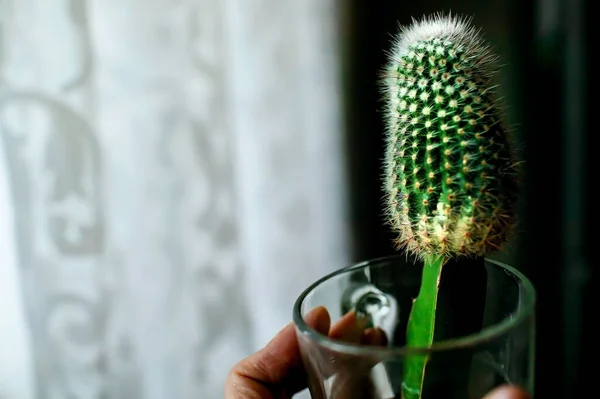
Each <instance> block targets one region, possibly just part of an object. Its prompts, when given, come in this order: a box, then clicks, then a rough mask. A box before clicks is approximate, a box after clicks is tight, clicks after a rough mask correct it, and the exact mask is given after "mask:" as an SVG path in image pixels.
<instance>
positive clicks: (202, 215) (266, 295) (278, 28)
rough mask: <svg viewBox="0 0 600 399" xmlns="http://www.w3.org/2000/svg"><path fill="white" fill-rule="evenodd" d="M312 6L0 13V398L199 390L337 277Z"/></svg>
mask: <svg viewBox="0 0 600 399" xmlns="http://www.w3.org/2000/svg"><path fill="white" fill-rule="evenodd" d="M337 52H338V38H337V18H336V10H335V7H334V1H333V0H327V1H323V0H311V1H305V0H293V1H287V2H280V1H278V0H260V1H259V0H248V1H244V2H242V1H235V0H227V1H213V0H175V1H173V0H169V1H167V0H3V1H0V139H1V140H0V154H1V157H0V161H1V164H0V173H1V174H2V179H1V180H0V183H3V184H0V200H1V202H0V212H1V213H0V220H2V221H3V224H4V225H3V229H2V233H3V234H2V236H0V249H2V263H1V264H0V277H1V278H0V280H2V283H0V306H1V307H2V308H3V309H4V305H6V309H10V311H9V312H7V314H8V317H4V316H3V323H4V324H3V328H2V329H0V355H1V357H0V397H2V398H4V397H6V398H8V399H12V398H16V399H34V398H35V399H46V398H48V399H66V398H77V399H84V398H111V399H112V398H114V399H119V398H122V399H136V398H140V399H141V398H153V399H154V398H156V399H158V398H182V399H183V398H203V399H205V398H206V399H210V398H219V397H222V384H223V379H224V378H225V373H226V372H227V371H228V369H229V367H231V366H232V365H233V364H234V363H235V362H237V361H238V360H239V359H240V358H241V357H243V356H245V355H247V354H248V353H250V352H251V351H253V350H255V349H257V348H258V347H259V346H261V345H262V344H264V343H265V342H266V341H267V340H268V339H269V338H270V337H271V336H272V335H273V334H275V333H276V332H277V330H279V328H281V327H282V326H283V325H284V324H286V323H287V322H289V321H290V319H291V308H292V305H293V302H294V300H295V298H296V297H297V296H298V295H299V294H300V292H301V291H302V290H303V289H304V288H305V287H306V286H308V284H310V283H311V282H313V281H314V280H315V279H317V278H319V277H321V276H322V275H324V274H325V273H327V272H329V271H332V270H334V269H337V268H340V267H343V266H346V265H347V262H348V259H349V256H348V244H347V238H346V233H347V226H346V224H345V223H346V216H345V215H346V204H345V177H344V156H343V152H342V148H343V137H342V126H341V123H340V119H341V118H340V114H341V110H340V98H339V97H340V95H339V87H338V86H339V83H338V81H339V79H338V74H339V72H338V69H339V66H338V65H337V64H338V60H339V54H338V53H337Z"/></svg>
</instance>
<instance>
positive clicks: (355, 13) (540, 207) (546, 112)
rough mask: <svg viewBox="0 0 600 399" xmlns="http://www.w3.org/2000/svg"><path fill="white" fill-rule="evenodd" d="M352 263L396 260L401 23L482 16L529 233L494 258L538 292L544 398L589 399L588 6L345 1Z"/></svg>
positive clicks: (494, 0)
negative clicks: (391, 149)
mask: <svg viewBox="0 0 600 399" xmlns="http://www.w3.org/2000/svg"><path fill="white" fill-rule="evenodd" d="M339 2H340V3H339V4H340V7H341V9H342V10H343V12H342V32H341V35H342V42H343V43H344V49H343V51H344V54H343V57H344V61H345V62H344V71H343V77H344V82H343V83H344V87H345V88H346V93H345V99H346V104H345V106H346V115H347V119H346V129H347V134H348V151H349V154H350V157H349V159H350V165H349V171H350V176H351V181H350V187H351V193H349V194H350V196H349V197H350V198H351V201H352V203H351V217H352V223H353V224H354V226H353V227H354V228H353V231H354V236H353V245H354V251H355V252H354V258H355V260H364V259H368V258H373V257H378V256H383V255H387V254H391V253H393V252H394V248H393V247H392V245H391V239H392V237H393V234H391V233H390V232H389V231H388V230H387V228H386V227H385V225H384V223H383V219H382V217H381V199H382V196H383V193H382V191H381V182H380V178H379V176H381V170H380V167H381V159H382V157H383V131H384V129H383V124H382V118H381V114H380V113H379V109H380V108H381V102H380V98H381V97H380V94H379V91H378V82H377V78H378V73H379V71H380V70H381V68H382V65H383V63H384V62H385V54H384V50H385V49H388V48H389V46H390V35H391V34H393V33H395V32H396V31H397V24H398V23H401V24H407V23H410V21H411V18H412V17H415V18H420V17H421V16H423V15H424V14H429V13H433V12H438V11H451V12H453V13H458V14H463V15H468V16H472V17H473V23H474V24H475V25H477V26H479V27H481V28H482V29H483V31H484V32H485V35H486V38H487V39H488V40H489V41H490V42H491V44H492V46H493V47H494V49H495V50H496V52H497V53H499V55H500V56H501V57H502V59H503V63H504V64H505V65H506V66H505V67H504V70H503V72H502V75H501V81H502V90H503V91H504V92H503V93H502V94H503V95H504V97H505V99H506V103H507V105H508V107H509V109H508V115H507V117H508V119H509V120H508V123H509V124H511V125H512V126H513V127H514V128H515V134H516V138H517V140H518V142H519V144H520V146H521V147H522V148H523V150H522V157H523V158H524V160H525V164H524V165H525V166H524V184H523V193H522V204H521V208H520V213H521V214H520V221H521V222H520V231H521V234H520V236H519V237H518V239H517V240H516V242H515V243H514V245H513V246H512V247H511V248H510V249H509V250H507V251H505V252H504V253H502V254H498V255H497V256H496V257H497V258H500V259H501V260H503V261H506V262H508V263H510V264H512V265H514V266H515V267H517V268H518V269H520V270H521V271H523V272H524V273H525V274H526V275H527V276H528V277H529V278H530V279H531V280H532V281H533V283H534V285H535V286H536V289H537V291H538V305H537V351H536V356H537V362H536V386H537V387H536V397H539V398H549V397H560V398H576V397H583V396H587V392H588V390H589V389H590V388H592V387H591V383H592V382H593V379H592V376H591V369H592V368H593V366H592V365H593V364H594V363H593V362H590V365H589V366H587V367H584V366H583V365H584V362H587V361H589V359H588V358H591V356H592V355H591V353H592V352H595V347H594V345H593V343H592V341H591V335H592V332H593V330H592V328H591V322H592V321H593V318H594V317H593V315H594V314H593V313H592V310H591V304H590V303H591V301H592V298H591V295H590V293H591V284H592V282H595V281H596V280H595V279H597V277H595V275H593V274H592V273H593V270H592V269H591V266H592V265H591V254H590V248H591V244H592V243H591V240H592V232H591V226H592V219H595V217H596V215H595V214H592V211H591V207H590V201H588V198H589V197H590V195H591V191H590V187H592V173H593V171H592V169H591V162H590V160H591V148H593V147H592V143H591V140H592V137H591V134H589V130H588V126H591V124H590V123H589V121H590V113H589V107H588V104H591V103H592V102H591V100H590V93H591V91H592V90H591V89H588V88H590V87H592V85H593V84H595V82H593V83H592V82H591V78H592V77H591V74H590V73H589V67H588V61H587V58H589V57H588V56H587V54H588V53H589V46H590V45H589V41H588V40H587V38H588V37H591V35H590V32H591V30H590V24H589V16H590V15H591V9H590V6H589V2H588V3H586V2H585V1H584V0H541V1H535V2H533V1H526V0H486V1H482V0H479V1H477V0H428V1H424V0H421V1H419V2H407V1H399V0H377V1H366V0H339Z"/></svg>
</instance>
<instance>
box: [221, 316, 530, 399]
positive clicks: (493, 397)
mask: <svg viewBox="0 0 600 399" xmlns="http://www.w3.org/2000/svg"><path fill="white" fill-rule="evenodd" d="M305 320H306V322H307V324H308V325H310V326H311V327H312V328H313V329H314V330H315V331H317V332H319V333H321V334H323V335H327V336H329V337H330V338H334V339H338V340H342V341H347V342H353V343H361V344H363V345H385V344H386V337H385V334H384V333H383V332H382V331H381V330H376V329H366V330H363V329H360V328H356V326H357V323H356V320H355V319H354V316H353V314H352V313H349V314H347V315H345V316H344V317H342V319H341V320H340V321H338V322H337V323H336V324H335V325H334V326H331V320H330V317H329V313H328V312H327V310H326V309H325V308H323V307H318V308H316V309H313V311H312V312H310V313H309V314H308V315H307V316H306V318H305ZM349 377H350V378H342V381H344V384H343V386H341V387H339V388H338V392H337V395H336V397H340V398H347V397H356V396H357V392H358V397H361V398H362V397H368V395H364V394H360V392H364V391H365V389H366V390H369V389H370V388H369V387H368V385H369V384H368V381H366V380H365V379H361V378H356V375H355V374H352V375H350V376H349ZM367 380H368V379H367ZM357 384H360V385H361V386H360V387H358V386H357ZM306 387H307V376H306V371H305V370H304V367H303V364H302V359H301V356H300V349H299V347H298V341H297V339H296V331H295V328H294V325H293V324H292V323H290V324H288V325H287V326H286V327H285V328H283V329H282V330H281V331H280V332H279V333H278V334H277V335H276V336H275V337H274V338H273V339H272V340H271V342H269V343H268V344H267V345H266V346H265V347H264V348H262V349H261V350H259V351H258V352H256V353H253V354H252V355H250V356H248V357H247V358H245V359H243V360H242V361H240V362H239V363H237V364H236V365H235V366H234V367H233V368H232V369H231V371H230V372H229V375H228V376H227V380H226V382H225V399H280V398H281V399H284V398H285V399H287V398H291V397H292V396H293V395H294V394H296V393H297V392H299V391H301V390H303V389H305V388H306ZM341 390H343V391H341ZM528 398H529V395H528V394H527V393H526V392H524V391H522V390H520V389H518V388H515V387H511V386H503V387H499V388H497V389H496V390H494V391H493V392H491V393H489V394H488V395H486V397H485V398H484V399H528Z"/></svg>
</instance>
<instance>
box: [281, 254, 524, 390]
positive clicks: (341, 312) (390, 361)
mask: <svg viewBox="0 0 600 399" xmlns="http://www.w3.org/2000/svg"><path fill="white" fill-rule="evenodd" d="M468 262H469V261H459V262H457V263H456V264H455V265H453V266H452V267H453V268H454V269H455V271H454V272H453V274H450V273H449V274H448V276H445V275H444V273H445V270H446V268H448V267H449V266H448V265H446V266H444V271H443V273H442V279H441V281H442V284H441V285H440V290H439V298H438V311H437V315H436V337H435V338H434V343H433V345H432V346H431V347H429V348H407V347H405V338H406V337H405V334H406V325H407V320H408V314H409V313H410V308H411V305H412V301H413V298H414V297H415V296H416V295H417V294H418V291H419V287H420V281H421V271H422V267H423V266H422V264H419V263H418V262H413V261H410V260H408V259H407V258H406V256H401V255H400V256H393V257H386V258H380V259H375V260H371V261H367V262H363V263H359V264H356V265H354V266H351V267H348V268H345V269H342V270H339V271H337V272H334V273H332V274H330V275H328V276H326V277H324V278H322V279H320V280H319V281H317V282H316V283H314V284H313V285H311V286H310V287H309V288H308V289H306V290H305V291H304V292H303V293H302V294H301V295H300V297H299V298H298V300H297V301H296V304H295V305H294V312H293V313H294V314H293V317H294V323H295V325H296V330H297V335H298V341H299V345H300V350H301V353H302V358H303V361H304V365H305V368H306V370H307V372H308V380H309V390H310V393H311V396H312V398H315V399H322V398H338V399H349V398H364V399H369V398H382V399H384V398H385V399H390V398H398V399H399V398H404V397H405V395H403V393H402V383H403V365H404V364H405V363H406V361H407V359H409V358H410V357H418V356H420V357H423V356H426V357H427V359H428V360H427V366H426V373H425V378H424V382H423V390H422V398H423V399H430V398H444V399H453V398H460V399H471V398H473V399H476V398H482V397H483V396H485V394H487V393H488V392H490V391H491V390H492V389H494V388H495V387H497V386H499V385H503V384H513V385H517V386H519V387H521V388H524V389H526V390H527V391H529V392H530V393H531V394H533V385H534V317H535V312H534V305H535V290H534V288H533V286H532V284H531V283H530V281H529V280H528V279H527V278H526V277H525V276H523V275H522V274H521V273H520V272H519V271H517V270H515V269H514V268H512V267H510V266H507V265H504V264H502V263H499V262H496V261H493V260H489V259H485V260H480V267H474V266H473V265H468V264H465V263H468ZM461 267H462V271H461ZM320 306H323V307H325V308H326V309H327V311H328V312H329V315H330V317H331V326H332V327H331V329H330V332H329V335H328V336H325V335H324V334H320V333H318V332H316V331H315V330H313V329H311V328H310V326H309V325H308V324H307V323H306V322H305V316H306V315H307V314H308V313H309V312H311V310H313V309H315V308H317V307H320ZM439 330H440V331H442V333H441V334H438V331H439ZM439 336H441V337H439Z"/></svg>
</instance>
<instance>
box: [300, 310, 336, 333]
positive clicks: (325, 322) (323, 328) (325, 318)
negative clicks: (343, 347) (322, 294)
mask: <svg viewBox="0 0 600 399" xmlns="http://www.w3.org/2000/svg"><path fill="white" fill-rule="evenodd" d="M304 321H305V322H306V324H308V325H309V326H310V327H311V328H313V329H314V330H315V331H317V332H318V333H320V334H324V335H327V333H329V327H330V326H331V317H330V316H329V312H328V311H327V309H326V308H325V307H324V306H317V307H316V308H314V309H313V310H311V311H310V312H309V313H308V314H307V315H306V316H305V317H304Z"/></svg>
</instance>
